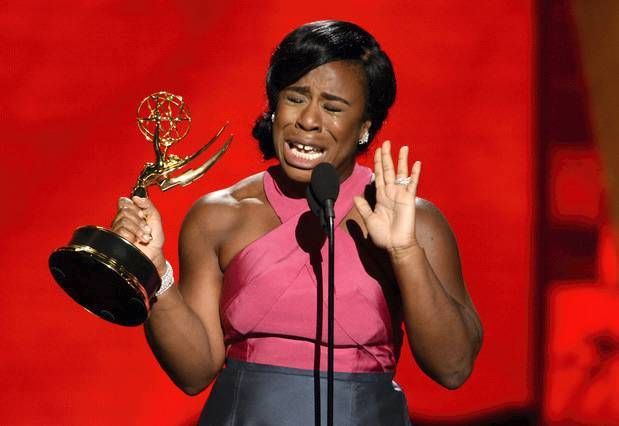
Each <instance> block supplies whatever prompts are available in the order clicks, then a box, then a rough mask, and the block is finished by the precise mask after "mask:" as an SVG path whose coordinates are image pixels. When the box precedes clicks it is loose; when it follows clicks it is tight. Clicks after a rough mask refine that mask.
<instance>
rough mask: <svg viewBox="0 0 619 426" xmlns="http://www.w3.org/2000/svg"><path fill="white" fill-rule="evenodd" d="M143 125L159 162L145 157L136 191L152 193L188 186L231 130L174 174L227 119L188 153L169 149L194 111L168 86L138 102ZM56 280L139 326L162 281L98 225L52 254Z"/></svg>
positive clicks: (98, 311)
mask: <svg viewBox="0 0 619 426" xmlns="http://www.w3.org/2000/svg"><path fill="white" fill-rule="evenodd" d="M137 120H138V128H139V129H140V132H141V133H142V134H143V135H144V136H145V137H146V139H147V140H148V141H150V142H152V143H153V147H154V149H155V162H154V163H150V162H149V163H146V164H145V165H144V168H143V169H142V172H141V173H140V175H139V177H138V180H137V182H136V184H135V187H134V188H133V191H132V193H131V195H132V196H133V195H137V196H140V197H146V196H148V194H147V192H146V188H147V187H149V186H151V185H159V187H160V188H161V190H162V191H167V190H168V189H170V188H173V187H175V186H177V185H181V186H185V185H189V184H190V183H192V182H194V181H195V180H196V179H198V178H199V177H201V176H202V175H204V173H206V171H207V170H208V169H210V168H211V167H212V166H213V165H214V164H215V163H216V162H217V160H219V158H220V157H221V156H222V155H223V154H224V152H225V151H226V149H227V148H228V146H229V145H230V142H231V141H232V136H230V137H228V139H227V140H226V141H225V143H224V145H223V146H222V147H221V148H220V149H219V151H217V152H216V153H215V155H213V156H212V157H211V158H209V159H208V160H207V161H206V162H204V163H203V164H202V165H201V166H200V167H197V168H195V169H190V170H187V171H185V172H184V173H182V174H179V175H176V176H172V174H173V173H174V172H176V171H178V170H180V169H181V168H183V167H184V166H186V165H187V164H188V163H189V162H191V161H192V160H193V159H195V158H196V157H197V156H199V155H200V154H202V153H203V152H204V151H205V150H207V149H208V148H209V147H210V146H211V145H212V144H213V143H214V142H215V141H216V140H217V139H218V138H219V136H221V134H222V133H223V131H224V129H225V128H226V126H225V125H224V126H223V127H222V128H221V129H220V130H219V131H218V132H217V134H216V135H215V136H213V138H212V139H211V140H210V141H209V142H208V143H207V144H206V145H204V146H203V147H202V148H200V149H199V150H198V151H196V152H195V153H193V154H191V155H188V156H186V157H179V156H177V155H174V154H170V153H168V149H169V148H170V147H171V146H172V145H174V144H175V143H177V142H179V141H180V140H181V139H183V138H184V137H185V136H186V135H187V133H188V132H189V128H190V126H191V117H190V115H189V110H188V108H187V106H186V105H185V103H184V101H183V99H182V97H180V96H177V95H173V94H171V93H167V92H158V93H154V94H152V95H150V96H147V97H146V98H144V99H143V100H142V102H141V103H140V105H139V106H138V111H137ZM49 267H50V270H51V272H52V275H53V276H54V279H55V280H56V282H57V283H58V284H59V285H60V286H61V287H62V288H63V289H64V290H65V291H66V292H67V293H68V294H69V296H71V297H72V298H73V299H74V300H75V301H76V302H77V303H79V304H80V305H82V306H83V307H84V308H86V309H87V310H88V311H90V312H92V313H94V314H95V315H98V316H99V317H101V318H103V319H105V320H108V321H110V322H113V323H116V324H120V325H126V326H135V325H139V324H142V323H143V322H144V321H146V319H147V318H148V313H149V311H150V304H151V300H152V298H153V297H154V295H155V293H156V291H157V290H158V289H159V287H160V286H161V279H160V277H159V274H158V273H157V269H156V268H155V265H154V264H153V263H152V262H151V261H150V259H149V258H148V257H147V256H146V255H145V254H143V253H142V252H141V251H140V249H138V248H137V247H136V246H134V245H133V244H131V243H130V242H129V241H127V240H126V239H124V238H123V237H121V236H119V235H117V234H115V233H113V232H111V231H110V230H108V229H105V228H102V227H99V226H82V227H80V228H78V229H76V230H75V232H74V233H73V237H72V238H71V241H69V245H68V246H66V247H61V248H59V249H56V250H55V251H54V252H53V253H52V254H51V256H50V258H49Z"/></svg>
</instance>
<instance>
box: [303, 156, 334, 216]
mask: <svg viewBox="0 0 619 426" xmlns="http://www.w3.org/2000/svg"><path fill="white" fill-rule="evenodd" d="M309 187H310V190H311V191H312V194H313V195H314V198H315V200H316V202H318V204H320V205H321V206H322V207H324V206H325V205H326V203H327V200H332V201H333V202H334V203H335V200H336V199H337V196H338V195H339V193H340V177H339V176H338V174H337V172H336V171H335V167H333V166H332V165H331V164H329V163H320V164H319V165H317V166H316V167H314V170H312V178H311V180H310V184H309Z"/></svg>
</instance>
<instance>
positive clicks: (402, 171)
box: [396, 145, 408, 179]
mask: <svg viewBox="0 0 619 426" xmlns="http://www.w3.org/2000/svg"><path fill="white" fill-rule="evenodd" d="M407 177H408V146H407V145H404V146H403V147H402V148H400V152H399V153H398V174H397V175H396V179H406V178H407Z"/></svg>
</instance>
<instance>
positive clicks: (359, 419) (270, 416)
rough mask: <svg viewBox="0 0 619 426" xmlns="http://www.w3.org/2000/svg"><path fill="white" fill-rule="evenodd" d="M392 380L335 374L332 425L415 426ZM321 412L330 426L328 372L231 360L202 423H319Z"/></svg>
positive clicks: (223, 425) (215, 425) (229, 425)
mask: <svg viewBox="0 0 619 426" xmlns="http://www.w3.org/2000/svg"><path fill="white" fill-rule="evenodd" d="M392 379H393V374H392V373H338V372H336V373H334V384H333V393H334V404H333V424H334V425H337V426H347V425H350V426H362V425H363V426H365V425H368V426H369V425H372V426H381V425H385V426H406V425H411V422H410V419H409V416H408V409H407V407H406V399H405V397H404V393H403V392H402V390H401V389H400V387H399V386H398V385H397V383H395V382H394V381H392ZM318 382H320V398H318V395H317V392H316V391H317V389H318V386H315V385H316V384H317V383H318ZM318 413H320V418H321V423H320V424H321V425H322V426H326V425H327V377H326V372H321V373H320V375H318V374H317V373H315V372H314V371H312V370H302V369H297V368H287V367H278V366H273V365H264V364H255V363H250V362H244V361H238V360H234V359H228V360H226V367H225V368H224V369H223V371H222V372H221V374H220V375H219V377H218V378H217V381H216V382H215V384H214V385H213V389H212V390H211V395H210V396H209V398H208V400H207V402H206V405H205V406H204V410H203V411H202V414H201V416H200V421H199V425H200V426H258V425H260V426H270V425H274V426H287V425H290V426H305V425H307V426H315V425H317V424H318Z"/></svg>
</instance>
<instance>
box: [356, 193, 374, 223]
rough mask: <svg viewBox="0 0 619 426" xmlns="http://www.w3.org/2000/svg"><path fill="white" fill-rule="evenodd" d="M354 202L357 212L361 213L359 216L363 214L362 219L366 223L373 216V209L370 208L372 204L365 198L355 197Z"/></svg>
mask: <svg viewBox="0 0 619 426" xmlns="http://www.w3.org/2000/svg"><path fill="white" fill-rule="evenodd" d="M353 202H354V203H355V206H356V207H357V210H358V211H359V214H361V217H362V218H363V220H364V221H365V219H367V218H368V217H369V216H371V215H372V208H371V207H370V204H369V203H368V202H367V200H366V199H365V198H363V197H354V198H353Z"/></svg>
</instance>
